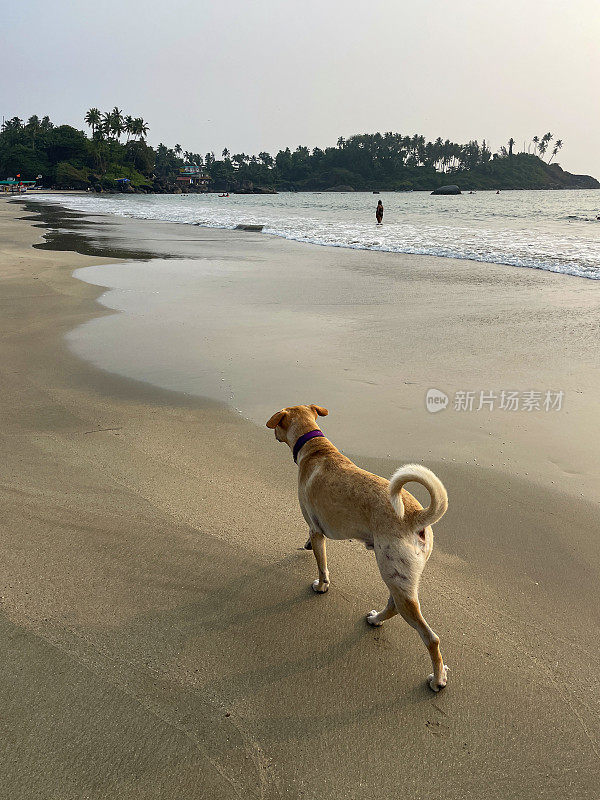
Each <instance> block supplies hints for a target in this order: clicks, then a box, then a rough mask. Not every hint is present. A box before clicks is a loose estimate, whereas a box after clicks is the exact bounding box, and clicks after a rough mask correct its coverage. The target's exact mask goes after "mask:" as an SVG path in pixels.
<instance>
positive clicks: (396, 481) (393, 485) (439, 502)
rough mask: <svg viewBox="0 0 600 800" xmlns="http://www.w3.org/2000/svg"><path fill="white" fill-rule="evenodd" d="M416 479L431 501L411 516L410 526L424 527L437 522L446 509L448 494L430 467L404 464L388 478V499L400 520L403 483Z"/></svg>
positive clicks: (402, 512)
mask: <svg viewBox="0 0 600 800" xmlns="http://www.w3.org/2000/svg"><path fill="white" fill-rule="evenodd" d="M410 481H416V483H420V484H421V485H422V486H424V487H425V488H426V489H427V491H428V492H429V494H430V495H431V503H430V504H429V506H428V507H427V508H423V509H422V510H421V511H417V512H416V514H414V515H412V516H411V520H410V521H411V527H412V526H413V524H414V526H415V527H418V528H419V529H423V528H426V527H427V526H428V525H433V524H434V523H436V522H438V520H440V519H441V518H442V517H443V516H444V514H445V513H446V510H447V509H448V494H447V492H446V489H445V488H444V484H443V483H442V482H441V480H440V479H439V478H438V477H437V476H436V475H434V474H433V472H432V471H431V470H430V469H427V467H424V466H423V465H422V464H405V465H404V466H403V467H400V469H397V470H396V472H394V474H393V475H392V478H391V480H390V490H389V491H390V500H391V501H392V505H393V506H394V509H395V510H396V514H398V516H399V517H400V519H401V520H403V519H404V503H403V502H402V487H403V486H404V484H405V483H409V482H410Z"/></svg>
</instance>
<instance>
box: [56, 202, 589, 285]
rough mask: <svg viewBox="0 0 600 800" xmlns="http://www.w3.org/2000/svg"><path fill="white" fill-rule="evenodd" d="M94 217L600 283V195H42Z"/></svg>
mask: <svg viewBox="0 0 600 800" xmlns="http://www.w3.org/2000/svg"><path fill="white" fill-rule="evenodd" d="M42 197H43V199H44V200H50V201H52V202H57V203H60V204H61V205H64V206H67V207H68V208H71V209H74V210H79V211H84V212H88V213H92V214H117V215H119V216H124V217H133V218H137V219H152V220H162V221H168V222H178V223H184V224H193V225H203V226H206V227H216V228H232V229H233V228H235V227H236V225H239V224H240V223H248V224H258V225H263V226H264V231H265V233H270V234H274V235H276V236H282V237H285V238H287V239H294V240H296V241H300V242H307V243H311V244H317V245H322V246H328V247H351V248H355V249H364V250H381V251H385V252H397V253H409V254H410V253H412V254H418V255H431V256H438V257H443V258H458V259H470V260H474V261H483V262H490V263H496V264H507V265H512V266H517V267H529V268H534V269H541V270H548V271H550V272H560V273H565V274H568V275H577V276H580V277H585V278H591V279H595V280H598V279H600V221H596V216H597V215H598V213H599V212H600V190H585V191H541V192H532V191H522V192H502V193H501V194H500V195H496V194H495V192H477V193H476V194H473V195H461V196H459V197H432V196H430V195H429V194H427V193H423V192H418V193H417V192H414V193H409V194H387V193H383V194H381V195H379V197H377V198H376V199H381V200H382V201H383V203H384V207H385V218H384V225H383V226H380V227H376V226H375V205H376V199H375V198H374V197H373V196H372V195H371V194H365V193H356V194H341V193H282V194H277V195H232V196H230V197H228V198H220V197H218V195H216V194H210V195H104V196H102V195H61V196H60V197H59V196H56V195H46V196H44V195H42Z"/></svg>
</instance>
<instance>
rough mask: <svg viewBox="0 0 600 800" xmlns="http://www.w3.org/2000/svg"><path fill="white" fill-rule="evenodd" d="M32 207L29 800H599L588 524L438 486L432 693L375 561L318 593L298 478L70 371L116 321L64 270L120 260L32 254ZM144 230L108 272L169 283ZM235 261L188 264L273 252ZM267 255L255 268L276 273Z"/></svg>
mask: <svg viewBox="0 0 600 800" xmlns="http://www.w3.org/2000/svg"><path fill="white" fill-rule="evenodd" d="M13 210H14V207H11V208H10V209H9V210H8V211H7V209H6V207H5V206H4V204H0V225H1V226H2V228H1V230H2V233H3V246H2V253H1V261H0V274H1V276H2V297H3V299H4V300H5V302H6V303H7V307H8V309H9V311H10V313H9V314H7V315H6V317H5V319H4V321H3V323H2V333H3V337H2V339H1V340H0V347H1V352H2V360H1V363H2V364H3V372H4V380H3V388H2V391H1V392H0V407H1V408H2V412H3V418H4V419H5V420H6V422H5V424H4V426H3V429H2V432H1V437H2V443H3V450H4V452H5V453H6V463H5V468H6V474H7V475H8V476H9V477H8V480H7V482H6V484H5V486H4V487H3V489H2V491H1V498H2V507H3V515H4V520H5V523H6V531H5V537H4V540H3V544H2V551H3V552H2V556H3V557H2V561H3V562H4V564H5V566H4V567H3V568H2V572H1V580H2V586H3V588H2V591H1V594H2V595H3V605H2V611H3V613H2V624H3V627H4V628H5V634H6V635H5V637H4V640H3V641H4V644H3V645H2V647H1V648H0V656H1V660H2V671H3V675H4V676H5V680H4V691H6V693H7V696H6V698H5V701H6V703H7V705H8V707H9V708H10V709H11V714H10V717H9V720H10V722H9V733H10V739H11V744H10V747H9V750H8V755H9V759H8V763H10V764H11V765H12V766H11V767H10V770H11V772H10V775H9V779H8V782H7V785H8V786H9V787H10V789H11V796H12V797H15V798H20V797H23V798H25V797H31V796H34V795H36V793H37V794H38V795H39V796H52V794H57V793H58V794H60V795H61V796H62V797H71V796H73V797H79V796H81V795H82V794H83V793H84V792H87V793H88V794H89V796H90V797H98V798H99V797H102V796H107V794H115V793H121V794H122V793H123V792H125V794H127V793H129V794H131V793H135V794H136V796H140V797H148V798H150V797H157V796H176V795H177V794H178V793H179V794H182V795H184V796H186V797H199V798H200V797H204V796H206V795H207V794H209V793H210V792H211V791H212V792H213V793H214V794H215V796H218V797H223V798H227V797H232V798H233V797H239V796H248V797H253V796H257V797H263V798H294V799H295V798H300V797H308V798H313V797H317V796H325V797H328V796H336V795H339V796H343V795H346V796H348V797H351V798H354V797H356V798H358V797H361V798H366V799H367V800H371V798H373V800H374V799H375V798H376V797H377V798H381V797H387V796H389V797H392V796H395V793H396V792H397V786H398V785H399V784H400V785H402V786H403V788H404V789H405V791H406V792H407V794H410V795H413V794H414V795H419V796H423V797H429V796H434V795H435V794H437V793H438V792H439V791H440V786H442V787H443V793H444V795H445V796H446V797H447V798H450V799H452V798H457V800H458V798H459V797H460V798H462V797H464V795H465V792H468V793H469V794H470V796H472V797H484V796H487V794H488V792H489V786H490V785H494V786H495V787H496V788H497V791H498V793H499V794H501V795H502V796H503V797H515V798H517V797H518V798H537V797H539V796H540V777H539V776H540V774H541V775H543V776H544V778H543V786H544V791H545V796H546V797H549V798H554V797H556V798H559V797H562V796H564V794H565V793H566V792H577V796H578V797H581V798H590V800H591V798H593V797H595V794H596V792H597V787H596V780H595V770H596V769H597V766H598V760H599V752H600V748H599V746H598V741H599V739H600V728H599V725H598V717H597V714H596V710H597V709H596V705H595V704H596V703H597V698H598V696H599V695H598V689H599V686H598V679H597V677H596V671H595V669H594V664H595V662H596V660H597V656H598V646H597V641H598V639H597V638H596V636H595V634H596V632H597V631H598V619H597V613H596V609H597V607H598V580H597V576H598V547H599V546H598V541H597V537H594V536H593V531H594V529H595V530H597V521H596V520H597V504H596V503H591V502H589V501H582V500H581V498H579V499H578V498H576V496H575V493H574V492H573V493H570V492H567V493H565V492H563V491H560V490H558V489H556V488H555V489H551V488H550V487H548V486H545V485H538V484H536V483H535V481H533V480H526V479H525V478H524V477H519V478H518V479H515V480H514V481H512V482H511V484H510V486H509V487H508V486H507V484H506V478H505V476H504V475H503V474H502V473H501V472H500V471H498V470H497V469H496V468H494V469H492V468H481V470H480V474H479V477H478V479H477V482H476V483H475V484H474V480H473V478H474V473H473V470H472V469H471V468H469V467H467V466H466V465H462V466H458V465H452V464H449V463H446V462H443V463H442V462H436V461H433V462H429V463H430V466H432V467H433V468H434V469H435V470H436V471H437V472H438V474H440V475H441V477H442V478H443V480H444V481H445V482H446V483H447V485H448V489H449V494H450V511H449V513H448V515H447V517H446V518H445V519H444V521H443V522H442V523H440V525H438V526H436V546H435V549H434V553H433V556H432V558H431V561H430V564H429V565H428V568H427V570H426V572H425V574H424V578H423V587H422V602H423V606H424V609H425V613H426V616H427V617H428V619H429V620H430V622H431V624H432V626H433V627H434V629H435V630H436V631H437V632H438V633H439V634H440V637H441V639H442V648H443V652H444V655H445V658H446V659H447V661H448V663H449V664H450V667H451V669H452V668H453V669H452V672H451V677H450V681H451V683H450V685H449V687H448V689H447V690H446V691H445V692H444V693H443V694H442V695H439V696H431V695H430V693H429V692H428V690H427V689H426V687H425V685H424V680H423V679H424V676H425V672H426V668H427V664H426V658H425V656H424V654H423V653H422V652H421V646H420V642H419V641H418V638H417V637H416V636H415V635H414V632H412V631H410V630H409V629H408V628H407V626H403V625H402V624H401V623H399V624H397V625H392V624H390V625H389V626H386V627H385V628H383V629H382V630H381V631H376V632H375V633H373V632H372V631H369V630H366V626H365V625H364V620H363V617H364V613H366V611H368V610H369V609H370V608H372V607H373V604H375V605H378V604H380V603H381V601H382V600H384V591H383V589H384V587H383V586H382V585H381V584H380V581H379V579H378V578H377V575H376V569H375V565H374V563H373V560H372V559H371V558H370V557H369V555H368V554H365V552H364V551H363V550H362V548H358V547H357V546H356V545H355V544H351V543H346V544H341V546H338V547H336V546H335V545H333V546H332V547H331V548H330V556H331V561H332V581H333V583H332V590H331V592H330V593H329V594H328V595H327V596H325V597H323V598H318V597H317V598H315V596H314V595H313V593H312V592H311V591H310V588H309V587H310V581H311V580H312V578H313V577H314V576H313V572H314V564H313V560H314V559H312V556H311V555H310V554H307V553H305V552H304V551H302V549H301V547H302V544H303V541H304V539H305V530H304V524H303V522H302V520H301V518H300V514H299V511H298V509H297V499H296V496H295V494H296V492H295V475H294V471H293V464H291V463H288V462H290V461H291V459H289V458H288V456H289V454H288V453H285V455H284V454H283V453H282V448H281V447H280V446H279V447H278V446H276V445H275V443H274V442H273V437H272V435H267V433H265V431H264V430H261V429H259V428H258V427H256V426H255V425H254V424H252V423H249V422H245V421H244V420H240V419H239V417H238V416H237V415H235V414H233V413H232V412H231V411H230V410H229V409H227V408H225V407H223V406H222V405H220V404H217V403H214V402H209V401H206V400H201V399H200V398H199V397H192V396H185V395H181V394H176V393H174V392H170V391H165V390H161V389H159V388H155V387H153V386H150V385H149V384H144V383H141V382H139V381H132V380H130V379H127V378H122V377H119V376H115V375H111V374H109V373H107V372H105V371H99V370H98V369H96V368H94V367H93V366H91V365H89V364H87V363H85V362H84V361H81V360H80V359H79V358H77V357H76V356H75V355H73V354H72V353H71V352H69V350H68V349H67V348H66V346H65V344H64V341H63V338H62V337H63V333H64V332H66V331H67V330H72V329H73V327H75V326H76V325H79V324H81V323H83V322H85V320H88V319H90V318H95V319H102V318H110V315H113V313H114V312H112V311H107V310H106V309H104V308H102V307H101V306H99V305H98V303H97V300H98V297H99V296H100V294H101V293H102V291H101V290H100V289H99V288H98V287H95V286H91V285H90V284H86V283H83V282H81V281H79V280H75V279H74V278H72V277H71V272H72V270H73V269H75V268H76V267H78V268H79V267H84V266H93V265H103V264H109V263H113V264H118V263H123V262H118V261H116V260H115V259H114V258H110V257H108V256H103V255H96V256H95V257H94V256H90V255H80V254H79V253H77V252H71V253H69V252H65V251H62V250H50V249H48V248H44V249H40V248H32V247H31V245H32V244H34V243H36V240H37V239H38V237H39V230H38V229H36V228H35V227H32V224H31V222H29V223H28V222H26V221H24V220H22V219H16V220H15V219H14V218H15V217H16V216H17V214H15V213H13ZM20 211H21V209H20V208H19V209H17V212H18V213H19V212H20ZM34 224H35V222H34ZM83 227H86V226H85V225H84V226H83ZM151 228H152V224H151V223H149V224H148V229H151ZM128 230H129V231H130V234H129V236H130V238H129V239H128V238H127V237H124V238H122V239H121V240H120V241H118V242H117V243H116V244H115V242H114V241H113V249H112V252H113V253H114V252H119V253H120V254H121V255H124V254H125V253H127V252H129V253H130V254H131V253H132V252H133V253H136V254H138V255H139V253H140V252H145V253H146V254H148V257H152V256H153V255H159V256H160V257H161V258H165V254H164V252H163V251H165V250H168V249H169V247H170V245H169V243H168V241H166V240H164V241H162V242H160V243H156V242H155V243H154V244H153V249H152V250H151V249H148V250H144V249H143V248H144V247H145V246H147V243H146V244H144V242H143V241H141V239H140V237H139V236H138V234H139V225H138V226H136V225H135V224H134V225H131V226H129V228H128ZM163 230H164V229H163ZM104 233H106V236H105V237H104V236H103V234H100V233H99V234H98V235H97V237H96V239H95V241H94V242H93V243H92V248H91V249H93V250H95V251H96V252H97V253H101V252H107V248H106V244H107V242H106V239H108V240H110V234H109V232H108V231H105V232H104ZM228 233H229V232H228ZM85 236H86V233H85V231H84V232H83V237H84V238H85ZM244 236H245V239H244ZM142 238H143V237H142ZM167 238H168V237H167ZM103 239H104V241H103ZM217 239H218V241H215V242H213V243H212V244H211V243H208V242H207V243H204V244H201V243H200V244H199V243H198V241H197V240H194V242H192V243H190V244H189V245H186V244H185V243H184V244H183V245H181V246H182V247H183V248H184V249H185V248H186V247H189V249H190V250H193V249H194V248H196V249H198V248H199V247H200V248H203V256H204V258H209V259H210V258H211V257H213V253H214V252H216V251H217V250H221V251H222V253H223V255H224V256H225V257H231V249H232V247H233V246H234V245H235V246H237V247H240V248H242V249H244V248H246V249H248V248H253V247H254V244H251V243H249V242H250V241H251V240H250V239H249V238H248V237H247V235H244V234H242V235H240V236H235V235H228V236H227V237H225V236H218V237H217ZM246 240H247V241H246ZM7 242H8V243H7ZM132 242H134V243H137V247H133V248H132V247H131V244H132ZM65 243H66V242H65V240H64V239H63V240H62V241H55V242H54V245H55V246H59V245H61V246H64V244H65ZM140 245H141V247H140ZM259 246H260V247H261V248H264V247H265V242H263V241H261V242H260V244H259ZM297 246H299V245H297ZM266 247H267V252H266V253H265V254H264V255H263V256H261V259H262V261H265V260H266V261H267V262H268V260H269V259H271V260H273V259H274V258H276V257H277V253H280V252H281V251H280V249H279V247H274V246H271V245H266ZM128 248H129V249H128ZM211 248H212V250H211ZM292 249H294V248H290V252H291V250H292ZM250 252H251V255H252V251H250ZM318 252H319V253H321V252H322V251H321V250H318ZM253 257H254V258H258V253H257V252H256V247H254V252H253ZM320 257H321V256H320V255H319V256H315V258H320ZM289 258H290V259H292V258H293V257H292V256H291V255H290V256H289ZM134 260H135V256H134ZM546 277H547V276H546ZM571 280H572V279H571V277H570V276H560V277H559V278H557V281H556V282H555V283H556V284H557V292H559V286H558V284H559V283H562V282H563V281H569V282H570V281H571ZM533 283H535V281H533ZM582 283H583V281H582ZM588 285H589V282H587V281H586V282H585V286H586V287H587V286H588ZM403 287H404V290H408V289H409V288H410V287H409V286H407V284H406V283H403ZM445 291H447V292H450V291H451V283H448V282H447V284H446V288H445ZM560 291H562V289H561V290H560ZM580 291H581V292H583V293H584V294H585V296H586V297H587V298H588V299H586V300H585V302H591V301H590V300H589V295H588V292H587V288H586V289H583V288H582V289H581V290H580ZM578 293H579V292H576V294H578ZM582 297H583V295H582ZM488 324H492V325H493V324H495V323H493V322H491V323H488ZM336 413H339V415H340V416H343V410H342V409H340V411H339V412H336ZM332 419H333V418H332ZM398 463H400V462H397V459H392V460H388V459H376V458H372V457H371V458H361V465H364V466H365V467H366V468H371V469H373V470H374V471H378V472H380V474H388V473H389V471H390V467H392V468H393V467H395V466H398ZM474 485H475V486H476V490H475V491H474ZM557 498H559V502H558V503H557ZM549 508H552V514H548V513H547V511H546V509H549ZM265 520H268V524H267V525H265ZM594 526H595V528H594ZM438 529H439V530H438ZM565 531H566V533H565ZM549 608H550V609H553V611H552V612H551V613H549V611H548V609H549ZM482 609H485V611H482ZM291 631H293V636H290V632H291ZM582 674H584V675H585V676H586V678H585V680H583V681H582V680H581V675H582ZM366 675H368V676H369V678H368V680H365V676H366ZM50 730H52V745H51V746H48V745H47V744H46V742H47V736H48V734H49V731H50ZM390 742H393V743H394V744H393V746H391V747H390ZM365 743H368V744H367V745H365ZM367 750H371V751H372V752H376V753H377V758H376V759H374V760H372V759H370V758H368V757H367V756H366V755H365V753H366V751H367ZM399 752H400V753H402V757H401V758H399V756H398V753H399ZM57 754H58V759H57ZM11 756H12V758H11ZM57 761H58V764H59V765H60V766H59V768H58V769H57V768H56V764H57ZM359 787H360V788H359Z"/></svg>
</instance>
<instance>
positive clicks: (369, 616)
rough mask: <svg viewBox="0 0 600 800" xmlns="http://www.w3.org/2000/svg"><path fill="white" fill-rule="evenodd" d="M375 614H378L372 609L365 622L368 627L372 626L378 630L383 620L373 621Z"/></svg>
mask: <svg viewBox="0 0 600 800" xmlns="http://www.w3.org/2000/svg"><path fill="white" fill-rule="evenodd" d="M377 614H378V612H377V611H376V610H375V609H373V610H372V611H369V613H368V614H367V622H368V623H369V625H372V626H373V627H374V628H380V627H381V626H382V625H383V620H382V621H379V620H376V619H375V617H376V616H377Z"/></svg>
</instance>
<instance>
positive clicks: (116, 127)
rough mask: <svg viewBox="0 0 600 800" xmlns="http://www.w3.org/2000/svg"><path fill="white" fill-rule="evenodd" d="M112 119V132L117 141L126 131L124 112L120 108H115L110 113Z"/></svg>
mask: <svg viewBox="0 0 600 800" xmlns="http://www.w3.org/2000/svg"><path fill="white" fill-rule="evenodd" d="M110 118H111V128H112V132H113V133H114V134H115V136H116V138H117V141H118V140H119V139H120V138H121V134H122V133H123V131H124V129H125V122H124V120H123V112H122V111H121V109H120V108H117V106H115V107H114V108H113V110H112V111H111V112H110Z"/></svg>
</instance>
